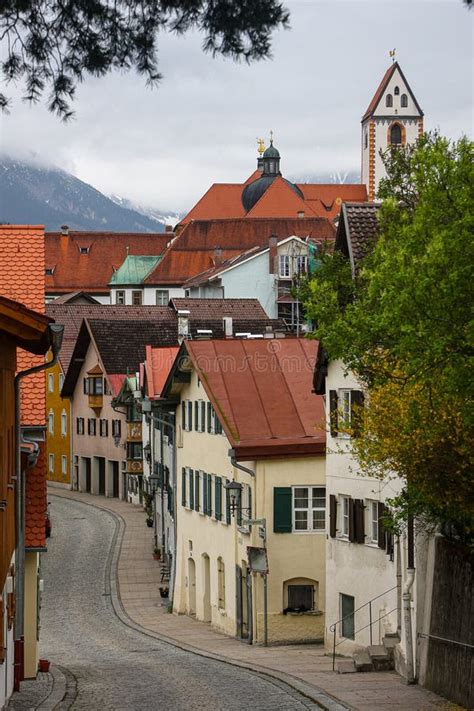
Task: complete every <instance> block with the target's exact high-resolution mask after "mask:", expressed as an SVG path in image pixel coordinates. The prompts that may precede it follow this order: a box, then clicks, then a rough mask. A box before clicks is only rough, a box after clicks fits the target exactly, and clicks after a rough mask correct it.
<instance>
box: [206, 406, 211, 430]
mask: <svg viewBox="0 0 474 711" xmlns="http://www.w3.org/2000/svg"><path fill="white" fill-rule="evenodd" d="M211 419H212V405H211V403H210V402H208V403H207V431H208V432H211V424H212V423H211Z"/></svg>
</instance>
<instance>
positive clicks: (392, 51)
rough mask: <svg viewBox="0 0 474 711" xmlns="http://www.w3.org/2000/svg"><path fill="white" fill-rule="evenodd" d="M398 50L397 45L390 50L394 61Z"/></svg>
mask: <svg viewBox="0 0 474 711" xmlns="http://www.w3.org/2000/svg"><path fill="white" fill-rule="evenodd" d="M396 51H397V50H396V47H394V48H393V49H391V50H390V52H389V55H390V57H391V58H392V62H394V61H395V53H396Z"/></svg>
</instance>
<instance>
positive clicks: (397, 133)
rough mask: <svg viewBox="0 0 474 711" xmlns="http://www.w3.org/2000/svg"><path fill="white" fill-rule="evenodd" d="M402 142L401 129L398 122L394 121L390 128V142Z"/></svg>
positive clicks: (394, 144) (398, 143) (393, 144)
mask: <svg viewBox="0 0 474 711" xmlns="http://www.w3.org/2000/svg"><path fill="white" fill-rule="evenodd" d="M401 142H402V129H401V126H400V124H399V123H394V124H393V126H392V127H391V129H390V143H391V144H392V146H399V145H400V144H401Z"/></svg>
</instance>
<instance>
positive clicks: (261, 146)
mask: <svg viewBox="0 0 474 711" xmlns="http://www.w3.org/2000/svg"><path fill="white" fill-rule="evenodd" d="M257 143H258V148H257V151H258V152H259V153H260V156H263V154H264V153H265V141H264V140H263V138H257Z"/></svg>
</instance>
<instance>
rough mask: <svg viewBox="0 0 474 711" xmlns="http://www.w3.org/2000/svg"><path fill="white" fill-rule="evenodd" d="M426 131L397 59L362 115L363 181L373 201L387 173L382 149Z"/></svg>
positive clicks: (416, 136) (403, 143)
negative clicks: (381, 154) (381, 179)
mask: <svg viewBox="0 0 474 711" xmlns="http://www.w3.org/2000/svg"><path fill="white" fill-rule="evenodd" d="M422 133H423V111H422V110H421V108H420V106H419V104H418V102H417V100H416V98H415V95H414V94H413V92H412V90H411V89H410V86H409V84H408V82H407V80H406V79H405V77H404V75H403V72H402V70H401V69H400V66H399V64H398V62H393V63H392V65H391V67H390V68H389V69H388V70H387V71H386V72H385V76H384V78H383V79H382V81H381V82H380V86H379V88H378V89H377V91H376V92H375V94H374V97H373V99H372V101H371V102H370V104H369V107H368V109H367V111H366V112H365V114H364V116H363V117H362V182H363V183H365V185H366V186H367V193H368V196H369V200H375V197H376V195H377V191H378V186H379V182H380V178H383V177H384V175H385V169H384V166H383V163H382V159H381V158H380V150H382V152H383V151H385V150H387V148H388V146H389V145H405V144H407V143H414V142H415V141H416V139H417V138H418V137H419V136H421V134H422Z"/></svg>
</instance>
